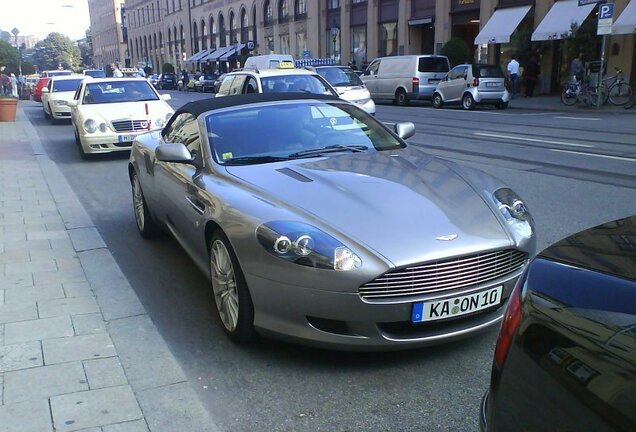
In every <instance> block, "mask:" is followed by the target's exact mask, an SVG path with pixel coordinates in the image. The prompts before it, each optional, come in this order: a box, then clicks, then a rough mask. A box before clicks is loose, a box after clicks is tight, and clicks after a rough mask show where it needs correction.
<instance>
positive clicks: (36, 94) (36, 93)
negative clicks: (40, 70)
mask: <svg viewBox="0 0 636 432" xmlns="http://www.w3.org/2000/svg"><path fill="white" fill-rule="evenodd" d="M50 79H51V78H48V77H43V78H40V79H39V80H38V82H37V84H36V85H35V89H34V90H33V100H34V101H36V102H42V89H43V88H44V87H46V86H48V85H49V80H50Z"/></svg>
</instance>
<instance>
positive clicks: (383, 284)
mask: <svg viewBox="0 0 636 432" xmlns="http://www.w3.org/2000/svg"><path fill="white" fill-rule="evenodd" d="M527 258H528V257H527V255H526V254H525V253H524V252H521V251H518V250H515V249H508V250H500V251H494V252H483V253H478V254H473V255H465V256H460V257H454V258H448V259H444V260H440V261H432V262H427V263H422V264H416V265H413V266H409V267H404V268H401V269H396V270H391V271H389V272H386V273H384V274H383V275H382V276H380V277H378V278H376V279H375V280H373V281H371V282H368V283H366V284H364V285H362V286H361V287H360V289H359V293H360V296H362V297H363V298H365V299H375V298H395V297H406V296H412V295H418V294H429V293H434V292H440V291H448V290H453V289H457V288H465V287H470V286H473V285H478V284H483V283H487V282H490V281H492V280H495V279H498V278H500V277H503V276H506V275H508V274H510V273H513V272H515V271H517V270H519V269H521V268H522V267H523V265H524V264H525V262H526V260H527Z"/></svg>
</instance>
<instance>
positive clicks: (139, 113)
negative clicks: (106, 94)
mask: <svg viewBox="0 0 636 432" xmlns="http://www.w3.org/2000/svg"><path fill="white" fill-rule="evenodd" d="M146 104H148V113H149V114H148V117H149V118H150V120H152V121H153V122H154V121H155V120H156V119H158V118H161V119H162V120H164V121H165V120H166V115H167V114H168V113H172V112H173V111H174V110H173V109H172V108H171V107H170V105H168V104H167V103H166V102H164V101H163V100H156V101H141V102H121V103H106V104H94V105H81V106H80V108H79V109H80V111H81V113H82V116H83V117H84V118H92V119H94V120H96V121H97V120H102V121H105V122H111V121H113V120H144V119H146Z"/></svg>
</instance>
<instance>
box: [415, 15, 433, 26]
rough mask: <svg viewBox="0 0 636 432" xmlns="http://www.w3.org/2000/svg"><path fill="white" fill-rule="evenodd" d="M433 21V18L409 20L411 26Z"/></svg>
mask: <svg viewBox="0 0 636 432" xmlns="http://www.w3.org/2000/svg"><path fill="white" fill-rule="evenodd" d="M432 22H433V18H432V17H430V18H418V19H411V20H409V25H410V26H416V25H423V24H431V23H432Z"/></svg>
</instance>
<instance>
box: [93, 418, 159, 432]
mask: <svg viewBox="0 0 636 432" xmlns="http://www.w3.org/2000/svg"><path fill="white" fill-rule="evenodd" d="M102 430H103V431H104V432H148V425H146V421H145V420H135V421H131V422H126V423H118V424H114V425H108V426H104V427H102Z"/></svg>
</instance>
